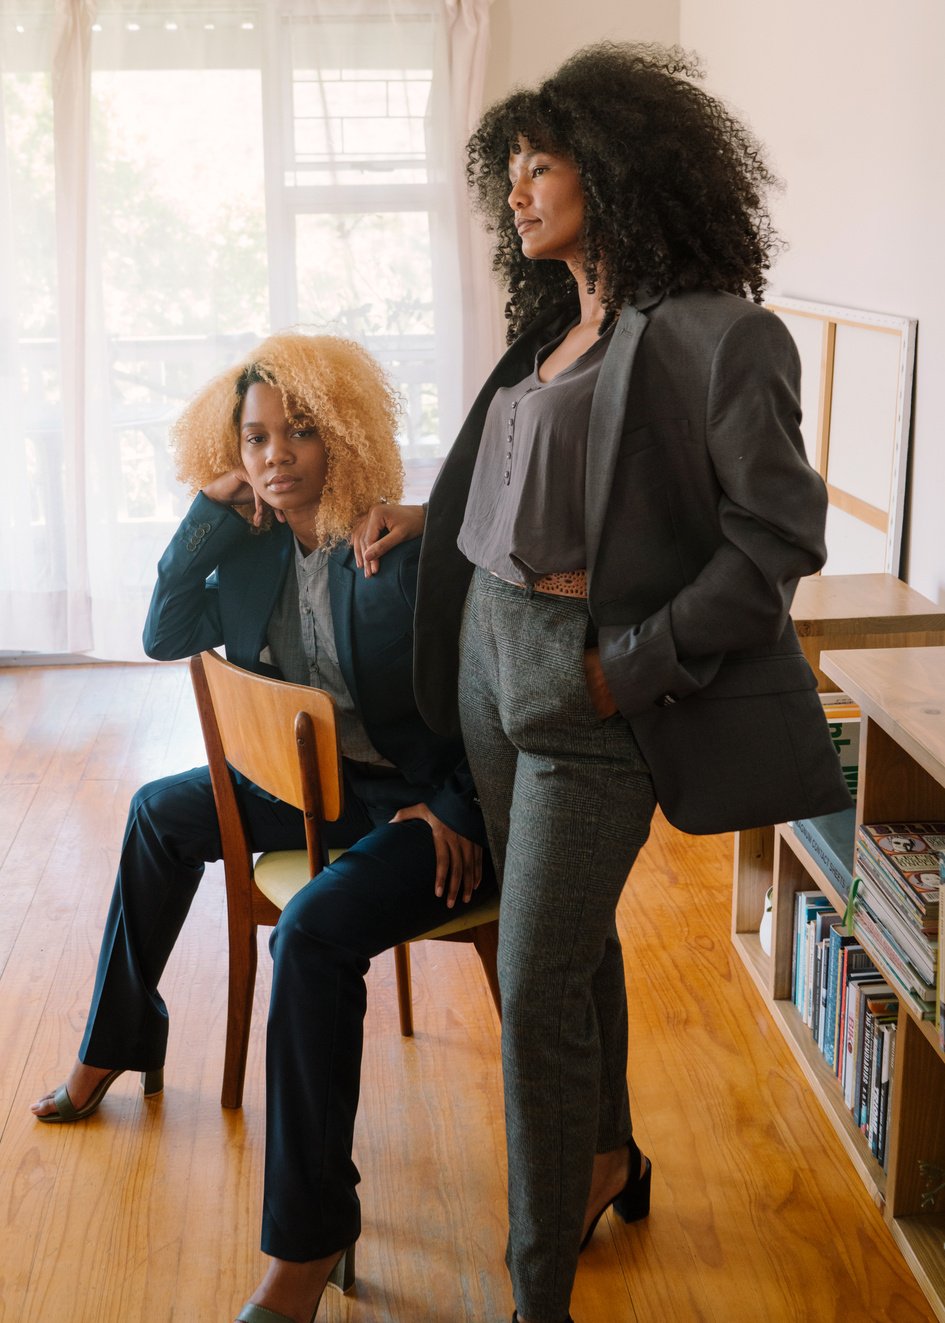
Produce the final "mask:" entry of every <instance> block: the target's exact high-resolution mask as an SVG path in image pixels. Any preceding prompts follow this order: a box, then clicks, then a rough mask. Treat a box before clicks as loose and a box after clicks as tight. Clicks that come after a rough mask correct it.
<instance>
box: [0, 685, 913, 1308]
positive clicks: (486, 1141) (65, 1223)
mask: <svg viewBox="0 0 945 1323" xmlns="http://www.w3.org/2000/svg"><path fill="white" fill-rule="evenodd" d="M0 724H2V738H0V898H2V905H0V971H2V972H0V1061H2V1063H3V1068H2V1071H0V1126H2V1133H0V1320H4V1323H58V1320H63V1321H65V1320H71V1323H119V1321H120V1323H138V1320H141V1321H142V1323H143V1320H146V1319H147V1320H150V1321H151V1323H154V1321H155V1320H156V1321H157V1323H172V1321H173V1323H227V1320H230V1319H232V1318H233V1317H234V1315H235V1313H236V1311H237V1310H238V1309H239V1306H240V1304H241V1303H242V1301H243V1300H244V1299H245V1298H246V1296H247V1295H248V1294H249V1292H250V1290H251V1288H252V1287H253V1285H254V1284H255V1282H256V1280H257V1279H258V1277H259V1276H260V1274H261V1272H262V1269H263V1263H264V1260H263V1259H262V1256H261V1255H260V1253H259V1251H258V1248H257V1245H258V1223H259V1206H260V1194H261V1183H262V1180H261V1178H262V1160H263V1106H264V1090H263V1038H264V1028H265V1007H266V1003H267V998H268V979H269V957H268V952H267V951H266V949H265V938H263V939H262V942H261V952H260V962H259V963H260V975H259V981H258V989H257V1004H256V1012H255V1021H254V1028H253V1039H252V1044H251V1049H250V1060H249V1068H248V1073H247V1086H246V1097H245V1105H244V1107H243V1109H242V1111H240V1112H225V1111H223V1110H222V1109H221V1108H220V1106H219V1091H220V1082H221V1075H222V1057H223V1030H224V1009H225V993H226V983H225V951H226V935H225V915H224V904H223V891H222V878H221V874H220V871H219V868H218V867H217V866H213V867H211V868H210V869H208V873H207V877H206V879H205V882H204V884H203V885H202V886H201V888H200V891H199V893H198V896H197V899H196V901H195V903H194V908H193V911H192V913H191V917H190V919H189V921H188V923H187V925H186V927H185V929H184V933H183V935H182V937H181V940H180V942H179V943H178V946H177V948H176V950H175V952H174V954H173V956H172V959H171V963H170V965H169V967H168V970H167V973H166V977H165V980H164V983H163V985H162V990H163V992H164V995H165V998H166V1000H167V1002H168V1004H169V1007H170V1010H171V1017H172V1027H171V1041H170V1048H169V1054H168V1061H167V1088H166V1091H165V1093H164V1095H163V1097H161V1098H160V1099H156V1100H153V1101H149V1102H145V1101H144V1099H143V1098H142V1096H141V1092H140V1089H139V1088H138V1085H137V1080H136V1079H134V1078H132V1077H131V1076H128V1077H125V1078H122V1079H121V1080H119V1082H118V1083H117V1084H116V1085H115V1086H114V1088H113V1089H112V1091H111V1092H110V1093H109V1095H108V1098H107V1099H106V1101H105V1103H104V1104H103V1106H102V1108H101V1110H100V1112H99V1113H98V1114H97V1115H96V1116H95V1117H94V1118H92V1119H91V1120H90V1121H88V1122H86V1123H84V1124H82V1125H77V1126H41V1125H39V1124H37V1123H36V1122H35V1120H34V1119H33V1118H32V1117H31V1114H30V1112H29V1110H28V1106H29V1103H30V1102H31V1101H32V1100H33V1099H34V1098H35V1097H37V1096H38V1095H39V1094H40V1093H41V1092H43V1091H44V1090H45V1089H47V1088H49V1087H52V1086H54V1085H56V1084H58V1083H60V1082H61V1080H62V1078H63V1077H64V1075H65V1072H66V1070H67V1069H68V1065H69V1063H70V1061H71V1059H72V1057H73V1055H74V1053H75V1050H76V1047H77V1045H78V1042H79V1038H80V1036H81V1032H82V1027H83V1023H84V1017H85V1012H86V1008H87V1006H88V1002H89V997H90V993H91V988H92V977H93V971H94V963H95V958H96V955H97V951H98V943H99V936H100V932H101V925H102V920H103V917H104V912H105V908H106V906H107V902H108V896H109V894H110V891H111V885H112V879H113V876H114V869H115V862H116V857H117V851H118V847H119V843H120V838H121V832H122V828H123V824H124V818H125V812H126V809H127V803H128V799H129V796H130V794H131V793H132V791H133V790H134V789H135V788H136V787H137V786H138V785H139V784H140V783H141V782H142V781H144V780H147V779H149V778H152V777H155V776H159V775H163V774H165V773H169V772H172V771H176V770H180V769H181V768H183V767H186V766H189V765H192V764H193V763H197V762H201V761H202V757H201V745H200V739H199V733H198V729H197V723H196V717H195V714H194V711H193V705H192V700H191V697H190V689H189V681H188V677H187V671H186V668H185V667H184V666H177V665H174V666H134V667H132V666H128V667H125V666H83V667H69V668H59V667H52V668H35V669H6V670H2V671H0ZM730 879H731V843H730V841H729V839H728V838H709V839H702V840H696V839H693V838H688V837H683V836H680V835H678V834H677V833H675V832H673V831H672V830H671V829H669V828H668V827H667V826H666V825H665V823H662V822H659V823H657V825H656V827H655V829H654V833H653V836H652V837H651V840H650V842H649V844H648V845H647V847H646V851H645V852H644V855H643V856H642V857H641V860H640V862H639V864H638V866H637V868H636V870H635V871H634V875H633V880H632V883H631V884H630V886H628V888H627V890H626V892H625V895H624V899H623V902H622V905H621V911H620V927H621V936H622V938H623V940H624V950H625V957H626V964H627V974H628V985H629V989H630V1017H631V1061H630V1079H631V1090H632V1099H633V1106H634V1115H635V1117H636V1123H635V1125H636V1133H637V1137H638V1139H639V1141H640V1143H641V1145H642V1146H643V1148H644V1149H645V1151H646V1152H647V1153H649V1154H650V1155H651V1156H652V1159H653V1164H654V1178H653V1211H652V1213H651V1216H650V1218H649V1220H648V1221H646V1222H644V1223H642V1224H639V1225H637V1226H634V1227H625V1226H623V1224H622V1223H619V1222H617V1223H615V1222H614V1221H613V1220H612V1219H611V1217H610V1215H608V1216H607V1217H606V1218H605V1219H604V1221H603V1222H602V1223H601V1226H600V1227H599V1229H598V1232H597V1234H596V1236H595V1239H594V1241H593V1243H592V1247H591V1248H590V1249H589V1250H588V1252H587V1254H586V1255H585V1256H584V1258H583V1259H582V1264H581V1268H580V1271H579V1274H578V1279H577V1284H576V1289H575V1294H574V1299H573V1304H572V1312H573V1314H574V1317H575V1319H576V1320H577V1323H702V1321H705V1323H758V1321H759V1320H761V1321H771V1323H781V1321H782V1320H784V1321H785V1323H786V1321H787V1320H811V1321H812V1323H822V1321H826V1320H837V1321H838V1323H840V1321H843V1323H845V1321H846V1320H853V1319H856V1320H865V1321H869V1320H875V1321H877V1323H887V1321H888V1323H920V1321H921V1320H929V1319H931V1318H932V1317H933V1315H932V1312H931V1309H930V1308H929V1307H928V1305H927V1304H926V1302H925V1301H924V1298H923V1297H922V1295H921V1293H920V1292H919V1291H918V1288H917V1287H916V1286H915V1284H914V1282H913V1280H912V1277H911V1275H910V1274H909V1272H908V1270H907V1268H906V1266H905V1263H904V1262H903V1260H902V1259H901V1257H900V1255H899V1252H898V1251H897V1249H896V1248H895V1246H894V1245H893V1242H892V1240H891V1239H890V1237H889V1235H888V1233H887V1231H886V1229H885V1227H884V1225H883V1223H882V1219H881V1217H880V1214H879V1212H878V1210H877V1209H876V1208H875V1207H874V1206H873V1205H872V1204H871V1202H870V1201H869V1199H868V1197H867V1195H866V1192H865V1190H864V1189H863V1187H862V1186H861V1185H860V1183H859V1182H858V1180H857V1179H856V1177H855V1175H854V1173H853V1171H852V1168H851V1167H850V1166H849V1164H848V1163H847V1161H846V1159H845V1158H844V1156H843V1154H842V1152H841V1150H840V1146H839V1144H838V1143H837V1142H836V1141H835V1139H834V1137H833V1132H832V1131H831V1130H830V1128H829V1126H828V1124H827V1122H826V1120H825V1119H824V1118H823V1117H822V1114H821V1112H820V1110H819V1107H818V1105H817V1104H816V1102H815V1101H814V1100H813V1098H812V1097H811V1096H810V1094H809V1093H808V1090H807V1087H806V1085H805V1083H804V1081H803V1078H802V1077H801V1075H800V1073H799V1071H798V1070H797V1068H796V1067H795V1065H794V1063H793V1059H792V1058H791V1057H790V1055H789V1053H788V1051H787V1049H786V1048H785V1047H784V1045H783V1043H782V1041H781V1039H780V1037H779V1035H778V1033H777V1031H776V1030H775V1028H774V1026H773V1025H772V1023H771V1022H770V1020H769V1019H768V1016H767V1013H766V1012H765V1010H764V1008H763V1007H762V1005H761V1003H760V1001H759V1000H758V998H757V997H756V995H755V992H754V990H753V988H752V986H751V984H750V982H749V979H748V976H747V975H746V974H745V972H744V971H743V969H742V968H741V966H740V964H739V962H738V960H737V958H736V957H735V955H734V953H733V951H732V949H731V946H730V944H729V940H728V928H729V905H730V895H731V881H730ZM413 959H414V1002H415V1013H416V1022H417V1034H416V1037H415V1038H414V1039H413V1040H412V1041H404V1040H402V1039H401V1037H400V1035H399V1032H398V1028H397V1011H396V997H395V989H394V981H393V971H392V967H391V962H390V958H389V957H388V956H384V957H381V958H380V959H379V960H378V961H376V962H375V964H374V967H373V968H372V970H371V973H370V975H369V979H370V993H369V1011H368V1025H367V1041H366V1051H365V1063H364V1083H363V1097H362V1106H361V1112H360V1117H359V1128H358V1134H357V1143H356V1159H357V1161H358V1164H359V1166H360V1169H361V1171H362V1173H363V1181H362V1185H361V1198H362V1204H363V1211H364V1230H363V1235H362V1238H361V1241H360V1243H359V1246H358V1282H357V1286H356V1289H355V1291H354V1292H353V1293H352V1294H351V1295H350V1296H349V1297H347V1298H344V1299H343V1298H342V1297H341V1296H339V1295H338V1294H337V1293H335V1292H329V1293H328V1294H327V1295H326V1297H325V1301H324V1302H323V1305H322V1309H321V1310H320V1312H319V1323H322V1320H323V1319H324V1320H327V1323H342V1321H343V1323H500V1320H507V1319H508V1317H509V1315H510V1314H511V1295H510V1291H509V1287H508V1281H507V1277H506V1273H505V1269H504V1264H503V1251H504V1226H505V1214H504V1175H505V1157H504V1139H503V1127H502V1094H501V1075H500V1069H499V1056H498V1024H497V1021H496V1017H495V1014H494V1011H493V1009H492V1004H491V1001H490V999H489V996H488V993H487V990H486V987H485V983H484V980H483V978H482V975H481V973H480V970H479V968H478V962H477V961H476V958H475V955H474V953H473V952H472V951H471V950H470V949H469V948H466V947H465V946H459V945H455V944H452V943H425V944H422V945H421V946H420V947H419V948H417V949H416V950H415V952H414V957H413Z"/></svg>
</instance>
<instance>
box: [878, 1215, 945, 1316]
mask: <svg viewBox="0 0 945 1323" xmlns="http://www.w3.org/2000/svg"><path fill="white" fill-rule="evenodd" d="M889 1229H890V1231H891V1232H892V1236H893V1239H894V1240H895V1242H896V1244H897V1245H898V1246H899V1249H900V1251H901V1253H902V1256H903V1258H904V1259H905V1260H906V1262H907V1263H908V1265H909V1267H910V1269H911V1270H912V1274H913V1276H914V1277H915V1279H916V1282H917V1283H918V1285H919V1286H920V1287H921V1289H922V1291H923V1292H924V1293H925V1296H926V1299H927V1300H928V1302H929V1304H930V1305H931V1306H932V1309H933V1311H934V1313H935V1317H936V1318H937V1319H939V1320H940V1323H945V1213H927V1214H924V1215H921V1216H916V1217H894V1218H892V1219H891V1220H890V1222H889Z"/></svg>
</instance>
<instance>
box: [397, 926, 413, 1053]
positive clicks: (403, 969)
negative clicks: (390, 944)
mask: <svg viewBox="0 0 945 1323" xmlns="http://www.w3.org/2000/svg"><path fill="white" fill-rule="evenodd" d="M394 969H395V970H396V972H397V1008H398V1010H399V1011H400V1032H401V1033H402V1034H403V1036H404V1038H412V1037H413V999H412V996H411V989H410V948H409V947H408V946H407V943H406V942H402V943H401V944H400V946H395V947H394Z"/></svg>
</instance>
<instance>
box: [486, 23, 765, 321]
mask: <svg viewBox="0 0 945 1323" xmlns="http://www.w3.org/2000/svg"><path fill="white" fill-rule="evenodd" d="M701 76H702V71H701V67H700V64H699V61H698V59H697V57H695V56H693V55H691V54H689V53H687V52H686V51H683V50H681V49H680V48H679V47H663V46H656V45H650V44H646V45H644V44H633V45H631V44H615V43H612V42H604V43H601V44H600V45H595V46H588V47H586V48H585V49H583V50H580V51H578V52H577V53H576V54H575V55H572V56H571V58H570V59H569V60H567V61H566V62H565V63H564V64H563V65H562V66H561V68H560V69H558V71H557V72H556V73H554V74H552V76H551V77H550V78H548V79H546V80H545V81H544V82H543V83H541V84H540V85H539V86H538V87H537V88H535V89H534V90H521V89H520V90H517V91H514V92H512V93H511V95H510V96H508V97H506V98H505V99H504V100H503V101H500V102H498V103H497V104H496V105H494V106H492V107H491V108H490V109H489V110H487V111H486V113H485V114H484V115H483V117H482V120H481V121H480V123H479V126H478V127H477V129H476V131H475V133H473V135H472V137H471V138H470V140H469V142H468V144H467V148H466V151H467V163H466V174H467V180H468V183H469V186H470V188H471V190H472V191H473V192H474V194H475V195H476V197H477V199H478V203H479V209H480V211H481V212H482V214H483V215H484V218H485V221H486V225H487V228H488V229H489V230H490V231H491V232H492V233H494V234H495V235H496V243H495V249H494V253H493V268H494V270H495V271H496V272H498V273H499V275H500V276H501V278H502V280H503V283H504V284H505V286H506V288H507V290H508V292H509V296H510V297H509V302H508V304H507V305H506V316H507V318H508V322H509V340H510V341H511V340H512V339H514V337H515V336H516V335H517V334H518V333H519V332H520V331H521V330H523V329H524V327H525V326H527V325H528V324H529V322H531V321H532V320H534V318H535V317H536V316H537V315H538V314H539V313H541V312H542V311H544V310H545V309H546V308H548V307H550V306H552V305H554V304H557V303H560V302H561V301H562V299H563V298H565V297H566V296H567V295H568V294H569V293H573V291H574V279H573V277H572V276H571V274H570V271H569V270H568V267H567V266H566V265H565V263H563V262H557V261H529V259H528V258H526V257H524V256H523V255H522V248H521V242H520V240H519V237H518V234H517V233H516V230H515V223H514V217H513V215H512V211H511V209H510V207H509V205H508V195H509V169H508V166H509V152H510V150H511V149H512V148H513V145H514V144H515V143H516V142H517V140H518V139H520V138H525V139H527V140H528V142H529V143H530V144H531V145H532V146H533V147H537V148H540V149H542V150H545V151H549V152H554V153H555V154H556V155H560V156H566V157H568V158H569V159H570V160H571V161H573V162H574V164H575V166H576V167H577V170H578V174H579V176H580V179H581V184H582V187H583V190H584V207H585V213H584V238H583V252H584V270H585V274H586V278H587V282H588V285H597V286H598V287H599V289H600V293H601V298H602V301H603V303H604V307H605V309H606V310H607V313H608V316H607V318H606V319H605V326H606V325H607V324H609V322H610V320H611V319H612V317H613V315H614V314H615V313H616V312H618V311H619V309H620V307H621V306H622V304H624V303H625V302H627V301H628V300H631V299H633V298H634V297H635V296H636V295H637V294H638V293H639V292H645V291H648V290H650V291H656V290H666V291H672V290H682V289H695V288H708V289H718V290H725V291H727V292H728V293H731V294H739V295H742V296H746V297H751V298H753V299H754V300H755V301H756V302H760V301H761V296H762V291H763V289H764V284H765V272H766V270H767V269H768V267H769V266H770V264H771V258H772V256H773V255H774V253H775V252H776V251H777V250H778V247H779V241H778V237H777V235H776V233H775V232H774V230H773V228H772V225H771V218H770V216H769V214H768V210H767V206H766V202H765V194H766V191H767V189H768V188H769V187H771V186H772V185H773V184H776V183H777V180H776V179H775V177H774V176H773V175H772V174H771V173H770V171H769V170H768V168H767V166H766V165H765V162H764V160H763V159H762V155H761V150H760V148H759V145H758V143H757V142H756V140H755V139H754V137H753V136H752V135H751V133H750V132H749V131H748V130H747V129H746V128H745V126H744V125H742V124H741V123H739V121H738V120H737V119H735V118H734V116H732V115H731V114H730V113H729V111H728V110H726V108H725V107H724V106H723V105H722V104H721V103H720V102H719V101H717V100H715V98H714V97H711V96H709V95H708V93H707V92H705V91H704V90H703V89H702V88H700V87H697V86H695V85H694V84H693V83H692V82H691V81H690V79H693V78H699V77H701Z"/></svg>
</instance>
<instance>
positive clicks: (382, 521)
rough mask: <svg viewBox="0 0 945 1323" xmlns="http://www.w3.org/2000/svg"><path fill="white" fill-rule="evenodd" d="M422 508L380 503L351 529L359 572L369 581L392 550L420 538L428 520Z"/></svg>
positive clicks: (352, 544)
mask: <svg viewBox="0 0 945 1323" xmlns="http://www.w3.org/2000/svg"><path fill="white" fill-rule="evenodd" d="M426 513H427V512H426V508H425V507H424V506H422V505H396V504H394V503H392V502H390V503H388V502H385V501H379V502H378V503H377V505H372V506H371V508H370V510H368V512H367V514H363V515H362V516H361V518H360V519H359V520H358V521H357V523H356V524H355V525H354V527H353V528H352V530H351V546H352V548H353V549H354V559H355V563H356V564H357V566H358V569H363V570H364V577H365V578H366V579H369V578H370V577H371V575H372V574H377V572H378V570H379V569H380V560H381V557H382V556H384V555H385V554H386V553H387V552H388V551H391V550H392V549H393V548H394V547H396V546H399V545H400V543H401V542H409V541H410V539H411V538H415V537H419V536H420V534H421V533H422V532H423V525H424V523H425V521H426Z"/></svg>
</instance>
